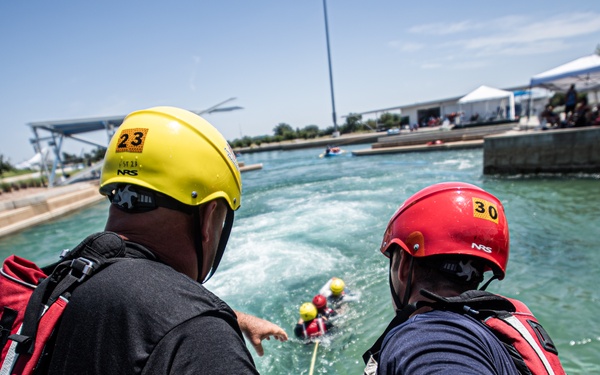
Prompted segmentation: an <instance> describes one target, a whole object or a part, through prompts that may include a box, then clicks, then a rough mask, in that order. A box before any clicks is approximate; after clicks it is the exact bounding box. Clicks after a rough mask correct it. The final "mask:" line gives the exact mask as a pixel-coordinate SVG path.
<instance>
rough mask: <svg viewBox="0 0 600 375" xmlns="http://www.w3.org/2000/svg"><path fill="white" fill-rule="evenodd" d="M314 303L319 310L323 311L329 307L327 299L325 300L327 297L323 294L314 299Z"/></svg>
mask: <svg viewBox="0 0 600 375" xmlns="http://www.w3.org/2000/svg"><path fill="white" fill-rule="evenodd" d="M312 303H313V305H315V306H316V307H317V309H319V310H321V309H323V308H325V307H327V298H325V296H324V295H322V294H317V295H316V296H315V297H314V298H313V300H312Z"/></svg>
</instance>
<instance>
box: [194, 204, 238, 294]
mask: <svg viewBox="0 0 600 375" xmlns="http://www.w3.org/2000/svg"><path fill="white" fill-rule="evenodd" d="M234 213H235V211H233V210H232V209H231V208H230V207H229V206H228V207H227V216H226V217H225V223H224V225H223V230H222V231H221V238H220V239H219V246H218V248H217V253H216V254H215V260H214V261H213V264H212V267H211V268H210V271H209V272H208V275H207V276H206V278H205V279H204V281H202V284H204V283H205V282H207V281H208V280H210V278H211V277H212V275H214V273H215V271H216V270H217V267H219V263H221V258H223V253H224V252H225V247H226V246H227V241H228V240H229V235H230V234H231V228H232V227H233V219H234V216H235V215H234ZM200 251H202V249H200ZM201 255H202V253H199V256H201ZM199 272H201V271H199Z"/></svg>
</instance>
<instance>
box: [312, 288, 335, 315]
mask: <svg viewBox="0 0 600 375" xmlns="http://www.w3.org/2000/svg"><path fill="white" fill-rule="evenodd" d="M312 303H313V305H315V307H316V308H317V312H318V314H319V315H321V316H323V317H325V318H327V319H329V318H331V317H334V316H336V315H337V312H336V311H335V310H334V309H332V308H331V307H329V306H327V297H325V296H324V295H322V294H317V295H316V296H315V297H314V298H313V300H312Z"/></svg>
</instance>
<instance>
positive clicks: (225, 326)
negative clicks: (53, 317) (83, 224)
mask: <svg viewBox="0 0 600 375" xmlns="http://www.w3.org/2000/svg"><path fill="white" fill-rule="evenodd" d="M241 192H242V183H241V176H240V172H239V169H238V165H237V161H236V158H235V155H234V153H233V152H232V150H231V148H230V147H229V145H228V144H227V141H226V140H225V139H224V138H223V136H222V135H221V134H220V133H219V132H218V131H217V130H216V129H215V128H214V127H213V126H212V125H210V124H209V123H208V122H206V121H205V120H204V119H202V118H201V117H199V116H197V115H196V114H194V113H192V112H189V111H186V110H182V109H179V108H174V107H155V108H150V109H146V110H141V111H137V112H133V113H131V114H130V115H128V116H127V117H126V118H125V120H124V122H123V124H122V125H121V126H120V128H119V129H118V132H117V133H116V134H115V136H114V137H113V139H112V140H111V142H110V144H109V146H108V149H107V152H106V156H105V161H104V166H103V169H102V177H101V181H100V193H102V194H104V195H106V196H107V197H108V198H109V200H110V201H111V206H110V209H109V217H108V221H107V223H106V231H107V233H108V234H107V235H104V236H99V237H98V238H99V239H98V240H97V241H96V242H97V244H96V245H95V246H96V247H98V248H103V247H104V248H107V249H114V248H119V247H121V248H122V249H123V251H122V253H124V254H125V257H124V259H121V260H119V261H116V262H114V263H113V264H111V265H110V266H108V267H106V268H104V269H102V270H101V271H100V272H98V273H97V274H96V275H94V277H92V278H90V279H89V280H87V281H86V282H85V283H82V284H81V285H80V286H79V287H78V288H77V289H76V290H75V291H74V292H73V295H72V298H71V301H70V303H69V305H68V307H67V308H66V310H65V313H64V316H63V320H62V323H61V325H60V328H59V332H58V334H57V338H56V349H55V350H54V353H53V355H52V359H51V362H50V365H49V366H50V373H51V374H83V373H85V374H116V373H126V374H142V373H144V374H162V373H164V374H166V373H173V374H191V373H198V374H199V373H202V374H208V373H211V374H212V373H219V374H221V373H223V374H225V373H226V374H256V373H257V371H256V368H255V365H254V362H253V359H252V356H251V354H250V352H249V351H248V349H247V348H246V345H245V342H244V338H243V335H242V331H244V333H245V334H246V336H247V337H248V338H249V339H250V341H251V342H252V344H253V345H254V347H255V349H256V351H257V353H258V354H259V355H262V354H263V349H262V346H261V341H262V340H263V339H265V338H266V339H268V338H270V337H271V336H274V337H275V338H276V339H279V340H281V341H285V340H287V335H286V333H285V331H283V329H281V328H280V327H279V326H277V325H275V324H273V323H270V322H268V321H266V320H262V319H259V318H256V317H253V316H250V315H246V314H242V313H239V312H234V311H233V310H232V309H231V308H230V307H229V306H228V305H227V304H226V303H225V302H223V301H222V300H220V299H219V298H218V297H217V296H215V295H214V294H212V293H211V292H210V291H208V290H207V289H206V288H205V287H204V286H203V285H202V283H203V282H205V281H206V280H208V279H209V278H210V277H211V276H212V274H213V273H214V272H215V270H216V269H217V267H218V265H219V262H220V260H221V257H222V255H223V252H224V250H225V245H226V243H227V239H228V237H229V233H230V230H231V226H232V223H233V213H234V211H235V210H237V209H238V208H239V207H240V203H241ZM106 238H108V239H106ZM98 243H99V244H98Z"/></svg>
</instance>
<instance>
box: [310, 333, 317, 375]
mask: <svg viewBox="0 0 600 375" xmlns="http://www.w3.org/2000/svg"><path fill="white" fill-rule="evenodd" d="M318 347H319V340H317V341H315V351H314V352H313V355H312V360H311V361H310V371H309V372H308V375H313V370H314V369H315V360H316V359H317V348H318Z"/></svg>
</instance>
